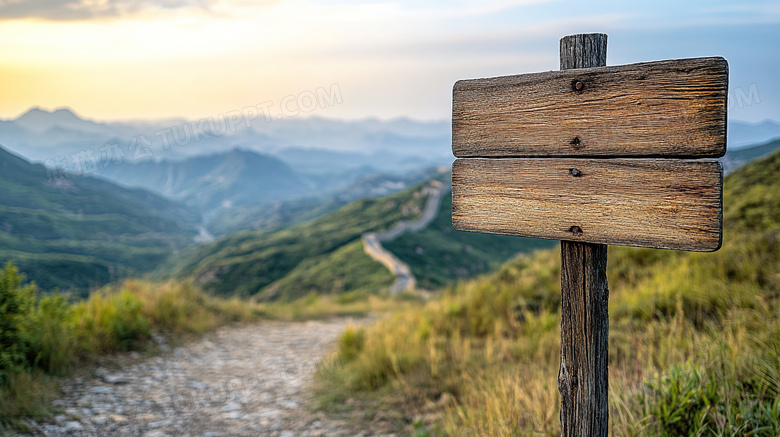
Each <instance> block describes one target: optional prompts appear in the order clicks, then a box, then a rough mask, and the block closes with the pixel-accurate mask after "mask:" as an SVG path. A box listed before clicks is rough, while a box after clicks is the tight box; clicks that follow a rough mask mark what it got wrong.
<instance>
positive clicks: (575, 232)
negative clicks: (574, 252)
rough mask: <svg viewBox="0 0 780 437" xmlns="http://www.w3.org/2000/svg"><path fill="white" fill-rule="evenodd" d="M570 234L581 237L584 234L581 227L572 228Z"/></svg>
mask: <svg viewBox="0 0 780 437" xmlns="http://www.w3.org/2000/svg"><path fill="white" fill-rule="evenodd" d="M569 232H571V233H572V234H574V235H580V234H582V228H581V227H579V226H572V227H570V228H569Z"/></svg>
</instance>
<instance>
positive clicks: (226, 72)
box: [0, 0, 780, 122]
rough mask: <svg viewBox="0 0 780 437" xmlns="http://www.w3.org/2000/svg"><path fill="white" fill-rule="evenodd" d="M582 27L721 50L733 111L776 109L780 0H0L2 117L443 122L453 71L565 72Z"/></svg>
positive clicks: (746, 117)
mask: <svg viewBox="0 0 780 437" xmlns="http://www.w3.org/2000/svg"><path fill="white" fill-rule="evenodd" d="M587 32H602V33H607V34H608V36H609V43H608V56H607V63H608V64H609V65H618V64H626V63H633V62H643V61H652V60H660V59H674V58H686V57H698V56H723V57H725V58H726V59H727V60H728V61H729V65H730V91H729V98H730V103H729V107H730V110H729V117H730V118H731V119H735V120H743V121H750V122H758V121H761V120H764V119H774V120H780V86H777V85H776V84H775V82H776V81H777V80H778V79H777V71H780V56H778V51H777V48H776V45H777V43H778V42H780V2H778V1H774V2H771V1H750V0H743V1H740V2H736V1H717V0H713V1H698V0H683V1H680V0H677V1H667V0H659V1H653V2H634V1H626V0H622V1H608V0H602V1H591V2H582V1H579V2H572V1H546V0H499V1H494V2H488V1H477V0H447V1H423V0H417V1H405V0H403V1H370V0H369V1H353V0H344V1H312V0H259V1H249V0H162V1H144V0H140V1H139V0H132V1H128V0H115V1H106V0H30V1H24V0H0V95H2V99H0V118H3V119H9V118H14V117H16V116H18V115H20V114H21V113H23V112H24V111H26V110H27V109H28V108H30V107H32V106H40V107H43V108H45V109H50V110H51V109H55V108H58V107H69V108H72V109H73V110H74V111H76V112H77V113H78V114H79V115H81V116H83V117H86V118H90V119H94V120H100V121H110V120H131V119H158V118H171V117H186V118H189V119H197V118H201V117H208V116H213V115H217V114H223V113H227V112H229V111H235V110H242V108H246V107H251V106H256V105H260V107H261V108H263V109H264V110H267V111H268V112H269V113H279V112H284V111H288V112H289V111H296V113H298V114H300V115H301V116H321V117H330V118H344V119H362V118H367V117H377V118H380V119H391V118H397V117H408V118H414V119H421V120H446V119H448V118H450V115H451V104H452V97H451V94H452V85H453V84H454V82H455V81H456V80H459V79H467V78H476V77H491V76H500V75H507V74H520V73H531V72H537V71H546V70H556V69H558V41H559V39H560V38H561V37H562V36H565V35H569V34H575V33H587ZM315 97H316V98H319V99H320V100H319V104H312V102H311V101H310V100H307V99H313V98H315Z"/></svg>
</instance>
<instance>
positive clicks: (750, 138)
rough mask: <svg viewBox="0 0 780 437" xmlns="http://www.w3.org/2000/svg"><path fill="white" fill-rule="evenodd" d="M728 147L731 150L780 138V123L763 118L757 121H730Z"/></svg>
mask: <svg viewBox="0 0 780 437" xmlns="http://www.w3.org/2000/svg"><path fill="white" fill-rule="evenodd" d="M727 131H728V137H729V138H728V141H729V147H730V148H731V149H732V150H737V149H741V148H743V147H749V146H752V145H755V144H758V143H765V142H767V141H769V140H772V139H775V138H780V123H778V122H776V121H773V120H764V121H762V122H759V123H747V122H744V121H736V120H734V121H730V122H729V126H728V130H727Z"/></svg>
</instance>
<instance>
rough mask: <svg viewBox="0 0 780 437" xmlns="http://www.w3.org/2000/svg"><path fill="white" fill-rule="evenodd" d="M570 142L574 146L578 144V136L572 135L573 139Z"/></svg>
mask: <svg viewBox="0 0 780 437" xmlns="http://www.w3.org/2000/svg"><path fill="white" fill-rule="evenodd" d="M571 143H572V144H574V145H575V146H579V145H580V137H574V139H573V140H571Z"/></svg>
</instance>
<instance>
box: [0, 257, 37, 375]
mask: <svg viewBox="0 0 780 437" xmlns="http://www.w3.org/2000/svg"><path fill="white" fill-rule="evenodd" d="M23 279H24V276H22V275H20V274H19V273H18V271H17V270H16V267H15V266H14V265H13V264H12V263H8V264H7V265H6V266H5V270H3V271H2V272H0V383H5V382H7V381H8V378H9V375H10V373H11V372H12V371H14V370H16V369H17V368H19V367H21V366H23V365H24V363H25V355H26V352H27V341H26V338H25V337H26V336H25V333H24V331H23V330H22V324H23V322H24V320H25V317H26V316H27V315H28V314H29V312H30V310H31V308H32V306H33V304H34V302H35V296H34V294H33V293H34V291H35V285H32V284H31V285H27V286H24V287H20V286H19V284H21V282H22V280H23Z"/></svg>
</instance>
